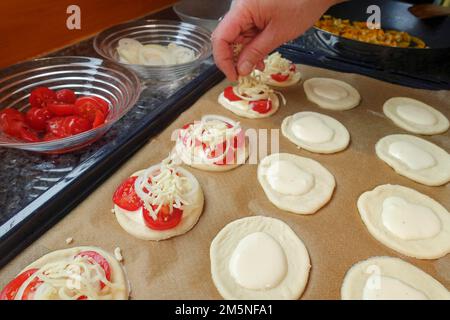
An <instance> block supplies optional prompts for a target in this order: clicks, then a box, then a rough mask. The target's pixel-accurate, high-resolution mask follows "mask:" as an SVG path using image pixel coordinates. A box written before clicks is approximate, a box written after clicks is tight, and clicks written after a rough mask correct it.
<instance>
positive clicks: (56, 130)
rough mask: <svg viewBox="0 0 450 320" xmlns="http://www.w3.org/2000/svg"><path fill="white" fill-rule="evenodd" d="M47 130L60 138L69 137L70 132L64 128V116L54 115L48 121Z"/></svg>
mask: <svg viewBox="0 0 450 320" xmlns="http://www.w3.org/2000/svg"><path fill="white" fill-rule="evenodd" d="M46 131H47V134H48V135H50V134H51V135H53V136H55V137H58V138H63V137H67V136H68V134H67V132H66V131H65V128H64V117H54V118H51V119H50V120H48V121H47V127H46Z"/></svg>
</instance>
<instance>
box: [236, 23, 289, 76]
mask: <svg viewBox="0 0 450 320" xmlns="http://www.w3.org/2000/svg"><path fill="white" fill-rule="evenodd" d="M280 44H281V43H278V42H277V41H276V34H275V32H273V31H272V28H270V27H267V28H266V29H264V31H263V32H261V33H260V34H258V35H257V36H256V37H255V38H254V39H253V40H252V41H251V42H250V43H249V44H247V45H246V46H245V47H244V48H243V50H242V52H241V54H240V55H239V59H238V63H237V69H238V72H239V74H240V75H243V76H246V75H248V74H249V73H250V72H252V71H253V69H255V68H256V67H257V66H258V64H261V61H263V60H264V58H265V57H266V56H267V55H268V54H269V53H270V52H271V51H272V50H273V49H275V48H276V47H278V46H279V45H280Z"/></svg>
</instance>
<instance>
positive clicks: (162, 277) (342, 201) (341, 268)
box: [0, 66, 450, 299]
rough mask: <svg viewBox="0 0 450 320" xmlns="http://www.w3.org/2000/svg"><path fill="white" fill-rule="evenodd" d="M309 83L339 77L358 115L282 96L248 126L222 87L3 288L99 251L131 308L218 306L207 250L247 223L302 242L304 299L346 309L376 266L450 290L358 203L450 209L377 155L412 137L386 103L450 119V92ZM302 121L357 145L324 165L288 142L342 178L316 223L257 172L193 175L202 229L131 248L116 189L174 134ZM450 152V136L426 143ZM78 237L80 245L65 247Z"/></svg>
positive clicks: (353, 80)
mask: <svg viewBox="0 0 450 320" xmlns="http://www.w3.org/2000/svg"><path fill="white" fill-rule="evenodd" d="M300 70H301V72H302V73H303V77H304V79H308V78H311V77H316V76H318V77H332V78H336V79H341V80H344V81H346V82H348V83H350V84H351V85H353V86H354V87H355V88H356V89H357V90H358V91H359V92H360V93H361V96H362V103H361V105H360V106H358V107H357V108H355V109H353V110H349V111H339V112H333V111H328V110H324V109H320V108H318V107H317V106H316V105H314V104H313V103H311V102H309V101H307V99H306V97H305V93H304V91H303V88H302V85H301V84H300V85H297V86H295V87H292V88H289V89H284V90H282V91H283V93H284V94H285V96H286V98H287V101H288V104H287V106H284V107H281V108H280V110H279V111H278V112H277V113H276V114H275V115H274V116H272V117H271V118H269V119H265V120H246V119H241V118H238V117H237V116H235V115H234V114H232V113H231V112H229V111H227V110H225V109H224V108H223V107H221V106H220V105H219V104H218V103H217V97H218V95H219V93H220V92H221V91H222V90H223V88H224V87H225V86H226V85H227V83H226V82H223V83H221V84H219V85H218V86H216V87H215V88H213V89H211V90H210V91H209V92H207V93H206V94H205V95H204V96H203V97H202V98H201V99H200V100H199V101H197V103H195V104H194V105H193V106H192V107H191V108H190V109H188V110H187V111H186V112H184V113H183V114H182V115H181V116H180V117H179V118H178V119H177V120H176V121H175V122H174V123H172V124H171V125H170V126H169V127H168V128H167V129H166V130H165V131H164V132H162V133H161V134H160V135H158V136H157V137H155V138H154V139H152V140H151V141H150V142H149V143H148V144H147V145H146V146H145V147H144V148H142V149H141V150H140V151H139V152H138V153H137V154H136V155H135V156H134V157H133V158H132V159H131V160H129V161H128V162H127V163H126V164H125V165H124V166H122V167H121V168H120V169H119V170H118V171H117V172H116V173H115V174H114V175H113V176H112V177H110V178H109V179H108V180H107V181H106V182H105V183H104V184H103V185H102V186H101V187H99V188H98V189H97V190H96V191H95V192H94V193H92V194H91V195H90V196H89V197H88V198H87V199H86V200H85V201H84V202H83V203H81V204H80V205H79V206H78V207H77V208H76V209H75V210H73V211H72V212H71V213H70V214H69V215H68V216H67V217H66V218H64V219H63V220H62V221H60V222H59V223H58V224H57V225H55V226H54V227H53V228H52V229H51V230H50V231H48V232H47V233H46V234H45V235H43V236H42V237H41V238H40V239H38V240H37V241H36V242H34V243H33V244H32V245H31V246H30V247H28V248H27V249H26V250H25V251H24V252H23V253H21V254H20V255H19V256H18V257H17V258H15V259H14V260H13V261H12V262H11V263H9V264H8V265H7V266H6V267H4V268H3V269H2V270H1V271H0V287H3V286H4V285H5V284H6V283H7V282H8V281H9V280H11V279H12V278H13V277H14V276H15V275H16V274H17V273H18V272H19V271H20V270H22V268H24V267H25V266H27V265H28V264H30V263H31V262H32V261H34V260H35V259H37V258H39V257H40V256H42V255H43V254H45V253H48V252H49V251H52V250H56V249H63V248H68V247H73V246H80V245H93V246H99V247H102V248H104V249H105V250H108V251H109V252H112V251H113V250H114V248H116V247H120V248H121V249H122V253H123V256H124V259H125V260H124V266H125V269H126V271H127V273H128V277H129V280H130V282H131V286H132V292H131V297H132V298H133V299H220V298H221V297H220V295H219V294H218V292H217V290H216V289H215V287H214V285H213V282H212V280H211V276H210V260H209V246H210V243H211V240H212V239H213V238H214V236H215V235H216V234H217V233H218V232H219V231H220V230H221V228H222V227H224V226H225V225H226V224H227V223H229V222H231V221H233V220H235V219H238V218H241V217H246V216H251V215H264V216H271V217H275V218H278V219H281V220H283V221H285V222H286V223H287V224H288V225H289V226H291V228H292V229H293V230H294V231H295V232H296V233H297V235H298V236H299V237H300V238H301V239H302V240H303V241H304V243H305V245H306V246H307V248H308V251H309V253H310V257H311V263H312V271H311V274H310V278H309V283H308V286H307V288H306V291H305V293H304V295H303V298H304V299H339V298H340V294H339V292H340V287H341V283H342V279H343V277H344V275H345V272H346V271H347V270H348V269H349V268H350V267H351V266H352V265H353V264H354V263H356V262H358V261H360V260H363V259H367V258H369V257H372V256H379V255H387V256H397V257H401V258H403V259H404V260H406V261H408V262H410V263H412V264H414V265H416V266H417V267H419V268H421V269H422V270H424V271H425V272H428V273H429V274H430V275H432V276H433V277H435V278H436V279H437V280H438V281H440V282H441V283H442V284H444V285H445V286H446V287H447V288H449V289H450V255H447V256H446V257H444V258H441V259H438V260H432V261H425V260H417V259H412V258H407V257H404V256H402V255H400V254H398V253H396V252H395V251H393V250H390V249H388V248H387V247H385V246H384V245H382V244H380V243H379V242H378V241H377V240H375V239H374V238H373V237H372V236H371V235H370V234H369V233H368V231H367V230H366V228H365V226H364V225H363V223H362V221H361V219H360V216H359V213H358V210H357V208H356V200H357V198H358V197H359V195H360V194H361V193H363V192H365V191H367V190H371V189H373V188H374V187H376V186H377V185H380V184H385V183H391V184H400V185H403V186H407V187H411V188H413V189H416V190H417V191H419V192H422V193H425V194H427V195H429V196H431V197H432V198H434V199H435V200H437V201H439V202H440V203H441V204H442V205H444V206H445V207H446V208H447V209H450V185H449V184H447V185H446V186H441V187H427V186H424V185H420V184H418V183H415V182H413V181H411V180H409V179H407V178H404V177H402V176H400V175H398V174H396V173H395V172H394V171H393V170H392V169H391V168H390V167H389V166H387V165H386V164H385V163H384V162H382V161H381V160H379V159H378V158H377V157H376V155H375V151H374V146H375V143H376V142H377V141H378V139H380V138H382V137H383V136H385V135H388V134H394V133H406V132H405V131H404V130H403V129H400V128H398V127H397V126H395V125H394V124H393V123H392V122H391V121H390V120H389V119H387V118H386V117H385V116H384V115H383V112H382V105H383V103H384V101H386V100H387V99H388V98H391V97H394V96H408V97H412V98H417V99H419V100H422V101H424V102H426V103H429V104H430V105H432V106H434V107H435V108H437V109H438V110H440V111H441V112H443V113H444V114H445V115H446V116H447V117H448V118H450V92H448V91H427V90H416V89H411V88H406V87H402V86H398V85H393V84H389V83H385V82H381V81H378V80H374V79H371V78H367V77H364V76H361V75H355V74H345V73H338V72H333V71H329V70H324V69H318V68H313V67H308V66H302V67H301V68H300ZM299 111H316V112H321V113H324V114H327V115H330V116H332V117H334V118H336V119H337V120H339V121H341V122H342V123H343V124H344V125H345V126H346V127H347V129H348V130H349V132H350V135H351V144H350V146H349V148H348V149H347V150H345V151H343V152H340V153H337V154H333V155H319V154H313V153H310V152H307V151H305V150H299V149H297V147H296V146H294V145H293V144H292V143H290V142H289V141H288V140H287V139H285V138H284V137H282V136H281V133H280V151H281V152H288V153H293V154H298V155H301V156H305V157H310V158H312V159H315V160H317V161H319V162H320V163H321V164H323V165H324V166H325V167H326V168H328V170H330V171H331V173H332V174H333V175H334V176H335V178H336V182H337V188H336V190H335V193H334V195H333V197H332V199H331V201H330V202H329V204H328V205H326V206H325V207H323V208H322V209H321V210H320V211H318V212H317V213H316V214H314V215H311V216H301V215H295V214H291V213H288V212H283V211H281V210H279V209H277V208H276V207H274V206H273V205H272V204H271V203H270V202H269V200H268V199H267V198H266V196H265V195H264V193H263V190H262V188H261V186H260V185H259V184H258V182H257V179H256V169H257V166H256V165H244V166H241V167H239V168H237V169H235V170H233V171H229V172H225V173H211V172H202V171H200V170H196V169H189V170H190V171H191V172H192V173H193V174H194V175H195V176H196V177H197V178H198V180H199V182H200V184H201V186H202V188H203V190H204V194H205V199H206V201H205V208H204V212H203V215H202V217H201V218H200V221H199V222H198V224H197V225H196V226H195V227H194V228H193V229H192V230H191V231H190V232H188V233H187V234H185V235H183V236H179V237H176V238H173V239H171V240H166V241H162V242H146V241H142V240H138V239H135V238H133V237H132V236H131V235H129V234H128V233H126V232H125V231H124V230H123V229H122V228H121V227H120V226H119V224H118V223H117V221H116V219H115V217H114V215H113V213H112V212H111V208H112V201H111V197H112V194H113V193H114V191H115V189H116V187H117V186H118V185H119V184H120V183H121V182H122V180H124V179H125V178H127V177H128V176H129V175H130V174H132V173H133V172H136V171H138V170H141V169H143V168H146V167H148V166H150V165H153V164H155V163H157V162H159V161H160V160H162V159H163V158H164V157H166V156H167V155H168V153H169V151H170V150H171V148H172V147H173V145H174V143H173V142H171V140H170V136H171V133H172V132H173V130H174V129H177V128H179V127H181V126H182V125H184V124H185V123H188V122H191V121H194V120H197V119H199V118H200V117H201V115H204V114H220V115H224V116H228V117H230V118H232V119H235V120H239V121H240V122H241V124H242V125H243V126H244V127H245V128H268V129H279V128H280V125H281V122H282V120H283V119H284V118H285V117H286V116H288V115H291V114H293V113H296V112H299ZM425 139H426V140H428V141H431V142H433V143H435V144H437V145H438V146H440V147H442V148H444V149H445V150H447V151H449V150H450V133H449V132H447V133H445V134H441V135H435V136H430V137H425ZM68 237H72V238H73V239H74V242H73V243H72V244H70V245H67V244H66V243H65V240H66V238H68Z"/></svg>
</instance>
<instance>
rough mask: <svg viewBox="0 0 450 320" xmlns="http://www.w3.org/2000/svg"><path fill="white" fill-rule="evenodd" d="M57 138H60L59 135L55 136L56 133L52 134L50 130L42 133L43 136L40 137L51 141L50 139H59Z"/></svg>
mask: <svg viewBox="0 0 450 320" xmlns="http://www.w3.org/2000/svg"><path fill="white" fill-rule="evenodd" d="M59 138H61V137H59V136H56V135H54V134H53V133H51V132H46V133H45V134H44V137H43V138H42V140H44V141H52V140H56V139H59Z"/></svg>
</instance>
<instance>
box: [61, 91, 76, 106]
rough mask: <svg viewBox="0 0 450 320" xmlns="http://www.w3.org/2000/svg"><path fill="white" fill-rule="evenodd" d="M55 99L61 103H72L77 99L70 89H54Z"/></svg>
mask: <svg viewBox="0 0 450 320" xmlns="http://www.w3.org/2000/svg"><path fill="white" fill-rule="evenodd" d="M56 100H58V102H61V103H66V104H74V103H75V101H77V96H76V95H75V92H73V91H72V90H70V89H62V90H59V91H56Z"/></svg>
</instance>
